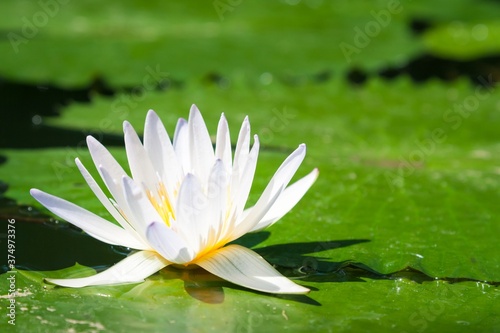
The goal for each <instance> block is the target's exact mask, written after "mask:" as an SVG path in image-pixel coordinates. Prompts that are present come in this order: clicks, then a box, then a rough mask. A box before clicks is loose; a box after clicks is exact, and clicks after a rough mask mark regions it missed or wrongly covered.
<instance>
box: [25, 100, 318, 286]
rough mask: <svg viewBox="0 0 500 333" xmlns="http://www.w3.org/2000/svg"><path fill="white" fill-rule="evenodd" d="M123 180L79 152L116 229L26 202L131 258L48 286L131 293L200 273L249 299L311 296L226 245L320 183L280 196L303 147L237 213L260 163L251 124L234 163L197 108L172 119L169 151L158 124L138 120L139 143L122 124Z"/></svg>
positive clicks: (115, 169) (93, 148)
mask: <svg viewBox="0 0 500 333" xmlns="http://www.w3.org/2000/svg"><path fill="white" fill-rule="evenodd" d="M123 131H124V134H125V149H126V153H127V158H128V163H129V167H130V172H131V177H130V176H129V175H128V174H127V173H126V172H125V171H124V170H123V168H122V167H121V166H120V165H119V164H118V162H117V161H116V160H115V159H114V158H113V156H112V155H111V153H110V152H109V151H108V150H107V149H106V148H105V147H104V146H103V145H102V144H101V143H100V142H99V141H97V140H96V139H95V138H93V137H92V136H88V137H87V145H88V148H89V150H90V154H91V156H92V160H93V162H94V164H95V166H96V168H97V170H98V172H99V175H100V176H101V178H102V180H103V181H104V184H105V185H106V188H107V190H108V191H109V193H110V194H111V196H112V198H108V196H107V195H106V194H105V192H104V191H103V189H102V188H101V187H100V186H99V185H98V184H97V182H96V181H95V179H94V178H93V177H92V175H91V174H90V173H89V172H88V171H87V169H86V168H85V167H84V166H83V164H82V163H81V162H80V160H79V159H78V158H77V159H76V160H75V162H76V165H77V167H78V168H79V170H80V172H81V173H82V175H83V177H84V179H85V181H86V182H87V184H88V186H89V187H90V188H91V190H92V191H93V192H94V194H95V196H96V197H97V198H98V199H99V200H100V202H101V203H102V205H103V206H104V207H105V208H106V209H107V210H108V211H109V213H110V214H111V216H112V217H113V218H114V219H115V220H116V222H117V223H112V222H109V221H107V220H105V219H103V218H102V217H100V216H98V215H96V214H94V213H92V212H90V211H88V210H86V209H84V208H81V207H79V206H77V205H75V204H73V203H70V202H68V201H66V200H64V199H61V198H58V197H56V196H53V195H51V194H48V193H45V192H42V191H40V190H37V189H32V190H31V191H30V193H31V195H32V196H33V197H34V198H35V199H36V200H38V201H39V202H40V203H41V204H42V205H43V206H45V207H46V208H47V209H48V210H50V211H51V212H52V213H54V214H55V215H58V216H59V217H61V218H62V219H64V220H66V221H68V222H70V223H72V224H74V225H75V226H77V227H79V228H81V229H83V230H84V231H85V232H86V233H87V234H89V235H90V236H92V237H94V238H96V239H98V240H100V241H103V242H105V243H108V244H112V245H119V246H124V247H128V248H131V249H135V250H138V251H137V252H134V253H133V254H131V255H129V256H128V257H126V258H125V259H123V260H122V261H120V262H119V263H117V264H115V265H114V266H112V267H110V268H108V269H107V270H105V271H103V272H100V273H98V274H95V275H93V276H88V277H82V278H74V279H49V278H47V279H46V281H48V282H50V283H53V284H56V285H60V286H66V287H74V288H79V287H85V286H91V285H109V284H122V283H138V282H142V281H144V279H145V278H147V277H148V276H150V275H152V274H154V273H156V272H157V271H159V270H161V269H162V268H164V267H166V266H168V265H174V266H175V267H178V268H188V267H192V266H199V267H202V268H203V269H205V270H207V271H209V272H210V273H212V274H214V275H217V276H219V277H220V278H222V279H225V280H227V281H230V282H232V283H235V284H237V285H241V286H244V287H247V288H250V289H254V290H258V291H262V292H268V293H283V294H302V293H307V292H308V291H309V289H307V288H305V287H303V286H300V285H298V284H296V283H294V282H292V281H291V280H289V279H288V278H286V277H285V276H283V275H281V274H280V273H279V272H278V271H277V270H276V269H274V268H273V267H272V266H271V265H270V264H269V263H267V262H266V261H265V260H264V259H263V258H262V257H261V256H259V255H258V254H257V253H255V252H254V251H252V250H249V249H247V248H245V247H243V246H240V245H237V244H230V243H231V242H232V241H234V240H236V239H238V238H239V237H241V236H243V235H244V234H246V233H248V232H255V231H259V230H262V229H264V228H266V227H268V226H270V225H272V224H273V223H275V222H276V221H277V220H279V219H280V218H281V217H282V216H283V215H285V214H286V213H287V212H288V211H289V210H290V209H292V208H293V207H294V206H295V204H296V203H297V202H298V201H299V200H300V199H301V198H302V196H303V195H304V194H305V193H306V191H307V190H308V189H309V188H310V187H311V185H312V184H313V183H314V181H315V180H316V178H317V176H318V170H317V169H314V170H313V171H312V172H311V173H309V174H308V175H307V176H305V177H304V178H302V179H300V180H298V181H297V182H295V183H293V184H292V185H290V186H288V184H289V182H290V180H291V178H292V177H293V175H294V174H295V172H296V171H297V169H298V167H299V166H300V164H301V163H302V160H303V159H304V156H305V153H306V146H305V145H304V144H301V145H300V146H299V147H298V148H297V149H296V150H295V151H294V152H293V153H292V154H291V155H290V156H288V158H287V159H286V160H285V161H284V162H283V164H282V165H281V166H280V167H279V169H278V170H277V171H276V173H275V174H274V176H273V177H272V179H271V181H270V182H269V184H268V185H267V187H266V188H265V190H264V191H263V193H262V194H261V196H260V198H259V199H258V200H257V202H256V204H255V205H254V206H253V207H250V208H247V209H245V204H246V201H247V199H248V195H249V192H250V188H251V185H252V181H253V178H254V173H255V168H256V164H257V155H258V153H259V139H258V137H257V135H255V136H254V143H253V146H252V147H251V148H250V123H249V121H248V117H246V118H245V120H244V121H243V124H242V126H241V129H240V132H239V136H238V141H237V144H236V149H235V152H234V158H233V157H232V150H231V141H230V136H229V128H228V123H227V121H226V118H225V117H224V114H222V116H221V118H220V121H219V124H218V128H217V138H216V145H215V149H214V148H213V146H212V141H211V139H210V136H209V133H208V130H207V127H206V125H205V122H204V120H203V118H202V115H201V113H200V112H199V111H198V109H197V108H196V106H195V105H193V106H192V107H191V111H190V114H189V119H188V121H186V120H184V119H179V121H178V123H177V127H176V129H175V134H174V138H173V142H171V141H170V138H169V135H168V133H167V131H166V129H165V127H164V126H163V124H162V122H161V120H160V119H159V117H158V116H157V114H156V113H155V112H154V111H152V110H150V111H149V112H148V114H147V117H146V125H145V129H144V140H143V141H144V143H141V140H140V139H139V136H138V135H137V133H136V132H135V130H134V129H133V128H132V125H130V123H128V122H127V121H125V122H124V124H123Z"/></svg>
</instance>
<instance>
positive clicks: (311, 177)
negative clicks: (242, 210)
mask: <svg viewBox="0 0 500 333" xmlns="http://www.w3.org/2000/svg"><path fill="white" fill-rule="evenodd" d="M318 174H319V172H318V169H314V170H313V171H312V172H311V173H309V174H308V175H307V176H305V177H304V178H302V179H300V180H298V181H296V182H295V183H293V184H292V185H290V186H288V187H287V188H286V189H285V190H284V191H283V192H282V193H281V194H280V196H279V197H278V199H277V200H276V202H275V203H274V205H273V206H272V207H271V209H269V211H268V212H267V214H266V215H265V216H264V217H263V218H262V220H261V221H260V222H259V223H258V224H257V225H256V226H255V227H254V228H253V229H252V230H251V231H252V232H255V231H260V230H262V229H264V228H267V227H269V226H270V225H272V224H273V223H275V222H276V221H278V220H279V219H280V218H282V217H283V215H285V214H286V213H288V212H289V211H290V210H291V209H292V208H293V207H294V206H295V205H296V204H297V203H298V202H299V201H300V199H302V197H303V196H304V194H306V192H307V190H309V188H310V187H311V186H312V184H314V182H315V181H316V178H318ZM250 209H251V208H250Z"/></svg>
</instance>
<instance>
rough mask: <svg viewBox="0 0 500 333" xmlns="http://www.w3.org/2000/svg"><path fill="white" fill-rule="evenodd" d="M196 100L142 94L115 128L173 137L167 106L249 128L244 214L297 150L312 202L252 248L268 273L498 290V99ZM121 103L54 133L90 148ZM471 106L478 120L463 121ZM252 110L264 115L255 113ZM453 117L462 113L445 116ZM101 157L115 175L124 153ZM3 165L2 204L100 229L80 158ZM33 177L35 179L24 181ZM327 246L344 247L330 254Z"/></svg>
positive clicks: (323, 89) (384, 94) (317, 94)
mask: <svg viewBox="0 0 500 333" xmlns="http://www.w3.org/2000/svg"><path fill="white" fill-rule="evenodd" d="M200 91H201V89H198V88H197V87H191V88H189V87H188V88H186V89H182V90H171V91H168V92H167V93H149V94H145V95H144V96H142V100H141V101H137V103H136V104H137V105H135V106H134V108H133V109H129V110H128V111H127V112H126V114H125V115H126V118H127V119H129V120H130V121H131V122H132V123H133V124H136V125H137V126H136V127H138V128H141V127H142V126H143V125H142V124H143V118H144V116H145V112H144V111H141V109H142V110H146V109H147V108H148V107H151V106H156V105H158V106H160V108H161V109H157V110H158V111H159V112H160V114H161V115H164V114H165V117H164V122H165V123H166V125H167V128H168V129H169V130H170V132H171V133H172V131H173V126H174V123H175V120H174V119H175V118H177V117H178V116H180V115H183V116H186V115H187V110H181V111H179V105H181V104H182V103H183V101H185V100H191V101H192V100H195V101H197V102H198V101H199V102H200V103H199V105H200V107H201V106H202V105H203V107H201V110H202V112H204V116H205V118H206V120H207V123H208V125H209V128H210V129H211V132H212V133H214V132H213V131H214V130H215V128H216V122H217V120H218V118H219V116H220V112H221V111H226V115H227V116H228V118H229V122H230V125H231V128H232V129H233V140H234V139H235V137H234V135H235V133H234V132H236V131H237V129H238V127H239V122H240V121H241V119H243V117H244V115H245V113H246V114H249V115H250V118H251V123H252V128H253V130H254V132H256V133H259V134H261V137H263V139H262V142H263V152H262V154H261V157H260V159H259V166H258V171H257V175H256V180H255V183H254V188H253V192H252V196H251V198H250V202H254V201H255V200H256V198H257V196H258V194H259V193H260V191H261V190H262V189H263V188H264V186H265V185H266V183H267V182H268V181H269V179H270V177H271V176H272V174H273V173H274V171H275V170H276V169H277V167H278V166H279V164H280V163H281V162H282V161H283V160H284V159H285V158H286V156H287V154H288V153H289V152H290V151H291V150H292V149H293V148H294V147H296V145H298V144H299V143H301V142H302V141H305V142H306V143H307V144H308V156H307V158H306V160H305V162H304V165H303V166H302V167H301V169H300V172H299V174H300V175H304V174H305V173H306V172H308V171H309V170H311V169H312V168H313V167H318V168H319V169H320V173H321V174H320V178H319V180H318V181H317V183H316V184H315V185H314V187H313V188H312V190H311V191H310V193H308V194H307V195H306V197H305V198H304V199H303V201H302V202H301V203H299V205H298V206H297V208H295V209H294V210H293V211H292V212H291V213H290V214H289V215H287V216H285V217H284V218H283V221H281V222H280V223H278V224H276V225H275V226H273V227H271V228H270V229H269V230H270V231H271V234H272V237H269V238H268V239H267V240H265V241H264V242H263V243H262V244H261V245H262V246H271V245H273V246H274V245H280V244H281V245H283V247H282V251H281V252H282V254H281V255H279V254H278V255H277V256H276V255H275V254H276V253H275V254H273V257H271V259H272V260H271V261H273V263H276V264H278V265H282V266H287V267H291V268H299V267H301V266H304V265H305V263H306V264H307V265H308V266H311V267H312V269H313V270H318V271H324V272H330V271H334V270H336V269H337V268H338V265H336V264H335V263H342V262H345V261H349V262H355V263H357V264H359V265H361V266H362V267H366V268H368V269H371V270H373V271H376V272H379V273H383V274H388V273H392V272H396V271H400V270H402V269H404V268H406V267H411V268H413V269H417V270H419V271H422V272H424V273H425V274H427V275H428V276H431V277H439V278H445V277H448V278H468V279H475V280H481V281H500V273H499V272H500V270H499V269H498V268H499V267H500V261H499V259H498V258H500V256H498V255H497V254H498V248H497V247H496V235H497V234H498V232H499V231H500V229H499V225H498V223H496V219H495V217H496V216H499V210H498V204H497V203H498V200H499V199H500V193H499V191H498V188H499V187H500V186H499V185H500V174H499V172H498V165H499V162H500V161H499V160H498V156H500V154H499V150H500V146H498V144H497V141H498V134H497V129H496V126H495V122H494V121H493V119H495V118H496V117H498V112H496V111H495V108H496V100H497V98H496V96H497V95H498V94H499V92H498V91H497V90H496V89H495V88H491V90H488V88H485V87H483V88H473V87H470V86H469V85H468V84H465V83H464V82H457V83H456V84H455V85H453V86H447V85H443V84H441V83H434V84H429V85H423V86H417V85H414V84H412V83H410V82H408V81H406V80H398V81H394V82H391V83H389V84H387V83H384V82H382V81H378V80H374V81H371V82H370V83H369V84H368V85H367V86H366V87H363V88H359V89H348V88H347V87H345V86H342V84H341V83H339V82H332V83H330V84H327V85H305V86H301V87H296V88H294V89H293V90H291V89H289V88H286V87H283V86H281V85H279V84H274V85H270V86H269V87H268V88H267V89H262V88H259V89H253V88H247V89H243V88H241V87H239V88H237V87H232V88H228V89H225V90H224V89H220V88H217V87H212V88H211V89H210V88H207V89H206V90H204V94H201V93H200ZM292 91H293V93H291V92H292ZM124 96H125V95H120V96H117V97H116V98H114V99H104V98H97V99H96V102H95V104H93V105H74V106H71V107H70V108H68V110H67V111H66V112H65V113H64V114H63V116H62V117H61V118H57V119H54V123H57V124H58V125H59V126H64V125H66V124H78V126H79V127H83V128H85V130H83V129H82V131H87V130H92V129H93V130H94V131H97V134H98V133H99V125H100V124H102V123H103V121H106V123H110V124H113V126H116V127H107V128H106V130H112V129H116V131H118V125H117V124H116V123H117V122H119V121H120V119H119V118H120V117H119V116H118V115H117V114H114V109H113V105H116V103H117V101H120V100H122V99H123V98H124ZM263 96H264V97H263ZM303 96H307V98H303ZM408 96H412V98H411V99H409V98H408ZM480 98H482V99H481V101H480V102H479V100H480ZM241 100H246V101H249V102H248V103H243V104H242V103H241V102H240V101H241ZM475 100H477V101H478V104H477V108H476V109H474V110H472V111H470V112H469V113H461V112H466V111H467V108H468V107H469V106H468V103H469V101H475ZM218 101H219V102H220V103H219V104H220V105H218V107H216V104H217V102H218ZM285 103H286V104H285ZM263 105H264V106H265V107H266V108H267V110H268V111H267V112H262V111H255V110H259V109H260V110H262V106H263ZM283 105H284V106H283ZM455 105H458V106H461V107H462V108H461V109H457V110H462V111H457V110H454V108H456V106H455ZM205 106H206V107H205ZM275 106H278V107H275ZM279 106H283V107H279ZM273 108H276V109H277V110H279V112H283V110H289V111H287V112H291V114H293V117H291V116H290V118H289V119H288V118H286V119H285V118H283V119H284V120H283V119H281V121H282V123H281V124H279V122H278V120H276V121H274V120H273V119H275V118H277V117H278V116H277V114H276V112H275V111H273ZM185 109H187V107H185ZM231 110H237V112H231ZM345 110H350V112H345ZM106 111H107V112H106ZM236 118H239V119H238V120H237V121H236V120H235V119H236ZM450 119H451V120H450ZM111 120H113V121H111ZM284 121H286V124H284V123H283V122H284ZM235 124H236V126H234V125H235ZM276 124H279V125H280V126H281V127H280V128H277V127H276ZM273 126H274V127H273ZM273 128H274V130H275V132H269V133H271V134H272V136H271V135H269V136H268V137H266V136H265V135H264V134H265V133H267V132H263V131H264V130H265V129H271V130H272V129H273ZM100 133H102V132H100ZM263 133H264V134H263ZM297 133H300V136H299V135H298V134H297ZM472 137H474V140H471V138H472ZM112 152H113V154H114V155H115V156H116V157H117V158H118V160H119V161H120V162H121V163H122V165H126V161H125V154H124V149H122V148H113V149H112ZM7 156H8V157H9V158H10V160H11V162H8V163H7V164H6V165H5V166H3V167H2V168H1V169H0V170H2V172H3V173H4V174H6V175H10V177H11V178H9V183H10V184H11V190H9V192H7V195H11V196H12V197H14V198H16V199H18V200H20V201H21V202H23V203H28V204H33V203H34V200H33V199H31V198H30V197H29V195H28V190H29V188H30V187H37V188H41V189H43V190H45V191H48V192H50V193H53V194H56V195H59V196H61V197H64V198H66V199H68V200H70V201H72V202H75V203H77V204H80V205H82V206H84V207H86V208H87V209H90V210H92V211H95V212H97V213H99V214H103V215H104V216H106V217H109V216H108V215H106V212H105V210H104V209H103V208H102V207H101V206H100V203H99V202H98V200H97V199H95V198H94V197H93V194H92V193H91V191H90V190H89V189H87V188H86V185H85V184H84V182H83V179H82V178H81V176H80V175H79V174H78V171H77V169H76V168H75V167H74V166H73V159H74V158H75V157H77V156H79V157H80V158H81V159H82V161H83V162H84V163H85V164H86V165H87V166H88V167H89V168H91V165H92V162H91V161H90V158H89V156H88V154H87V152H86V150H85V148H84V147H83V145H82V147H79V148H78V149H53V150H41V151H39V152H38V153H35V152H33V151H27V152H17V151H8V152H7ZM35 161H36V162H35ZM34 163H36V164H37V171H38V172H37V173H36V174H34V173H33V172H31V170H32V165H33V164H34ZM23 170H24V171H23ZM339 240H351V241H352V244H351V246H339V245H338V244H337V245H335V241H339ZM301 242H314V243H316V244H317V245H316V246H315V247H317V249H314V248H313V249H311V248H310V247H307V246H306V247H301V246H296V247H295V248H294V250H293V251H287V250H286V244H289V243H301ZM332 244H333V245H332ZM307 251H311V252H318V251H320V252H321V256H324V257H325V258H327V260H326V261H325V260H324V261H321V260H318V259H317V258H312V259H311V258H309V257H308V256H307V255H308V252H307ZM294 253H295V254H294ZM304 255H305V256H304ZM311 260H312V261H313V262H312V263H311V264H309V261H311ZM328 262H330V264H329V263H328ZM332 263H333V264H332Z"/></svg>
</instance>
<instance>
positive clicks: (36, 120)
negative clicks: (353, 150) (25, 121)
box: [31, 114, 42, 126]
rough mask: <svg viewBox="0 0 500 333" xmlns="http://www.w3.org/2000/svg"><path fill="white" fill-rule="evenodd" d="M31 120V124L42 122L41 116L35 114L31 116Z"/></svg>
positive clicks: (36, 124)
mask: <svg viewBox="0 0 500 333" xmlns="http://www.w3.org/2000/svg"><path fill="white" fill-rule="evenodd" d="M31 122H32V123H33V125H35V126H38V125H40V124H41V123H42V117H41V116H39V115H37V114H36V115H34V116H33V117H32V118H31Z"/></svg>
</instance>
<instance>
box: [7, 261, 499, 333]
mask: <svg viewBox="0 0 500 333" xmlns="http://www.w3.org/2000/svg"><path fill="white" fill-rule="evenodd" d="M85 274H92V270H91V269H88V268H85V267H82V266H78V265H77V266H75V267H72V268H69V269H66V270H62V271H53V272H41V273H37V272H30V271H21V270H20V271H17V273H8V274H4V275H3V276H2V279H1V280H0V288H2V290H8V287H9V286H8V280H7V276H14V278H15V285H16V288H17V289H18V290H19V293H18V294H17V296H16V297H15V301H16V303H15V306H16V321H15V323H16V326H15V328H16V330H18V331H29V332H49V331H50V332H54V331H57V332H60V331H61V332H62V331H68V330H70V331H73V330H74V331H77V332H101V331H106V332H130V331H136V330H138V331H148V332H165V331H175V332H212V331H216V332H220V331H221V330H223V331H231V332H269V331H270V330H290V331H294V332H295V331H304V332H305V331H310V329H311V327H314V330H315V331H317V332H331V331H335V332H353V331H356V332H359V331H371V332H387V331H393V330H398V331H402V332H424V331H427V330H429V331H450V330H451V331H453V332H471V331H480V332H494V331H496V330H498V327H499V325H500V322H499V319H498V318H499V317H498V314H499V311H500V308H499V305H498V304H499V302H498V298H499V290H498V288H497V287H492V286H490V285H487V284H482V283H476V282H459V283H447V282H444V281H439V280H438V281H433V280H430V279H421V277H420V276H419V275H418V274H416V273H412V272H405V273H401V274H399V275H396V276H392V277H390V278H381V277H379V276H376V275H373V274H359V272H358V271H356V270H345V271H342V272H339V273H333V274H324V275H318V276H315V277H312V278H306V279H304V280H303V281H299V283H303V284H306V285H308V286H310V287H311V288H312V289H313V290H314V291H312V292H311V294H310V295H309V296H279V297H276V296H269V295H264V294H260V293H253V292H248V291H244V290H239V288H235V287H234V286H232V285H230V284H228V283H225V282H223V281H221V280H219V279H217V278H215V277H213V276H211V275H209V274H207V273H205V272H203V271H185V272H182V271H177V270H175V269H165V270H163V271H161V273H160V274H156V275H154V276H152V277H150V278H148V280H147V281H146V282H144V283H142V284H133V285H125V286H114V287H89V288H84V289H78V290H75V289H69V288H57V287H55V288H54V287H53V286H50V285H45V284H43V283H41V281H42V279H43V277H46V276H51V277H59V276H60V277H63V276H68V275H78V276H82V275H85ZM316 290H317V291H316ZM0 304H1V306H0V310H1V311H2V312H4V313H5V312H7V311H8V309H7V306H8V305H9V298H7V297H6V296H5V295H4V296H2V299H1V303H0ZM0 327H2V328H3V329H4V330H5V329H9V328H10V330H12V327H11V326H10V325H9V324H8V322H7V321H6V320H2V322H0ZM471 328H473V329H472V330H471ZM10 330H9V331H10Z"/></svg>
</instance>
